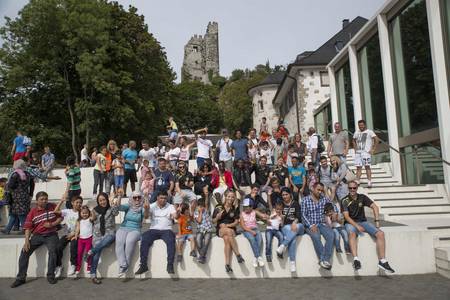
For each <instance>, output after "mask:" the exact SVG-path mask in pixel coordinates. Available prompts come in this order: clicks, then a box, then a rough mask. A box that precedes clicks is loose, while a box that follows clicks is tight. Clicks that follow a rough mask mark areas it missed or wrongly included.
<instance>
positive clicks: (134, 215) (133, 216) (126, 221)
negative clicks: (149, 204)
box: [119, 204, 144, 231]
mask: <svg viewBox="0 0 450 300" xmlns="http://www.w3.org/2000/svg"><path fill="white" fill-rule="evenodd" d="M119 211H124V212H125V216H124V217H123V222H122V224H120V227H121V228H127V229H130V230H138V231H140V230H141V227H142V221H143V220H144V210H143V209H141V210H140V211H139V212H134V211H132V210H130V206H129V205H128V204H124V205H120V206H119Z"/></svg>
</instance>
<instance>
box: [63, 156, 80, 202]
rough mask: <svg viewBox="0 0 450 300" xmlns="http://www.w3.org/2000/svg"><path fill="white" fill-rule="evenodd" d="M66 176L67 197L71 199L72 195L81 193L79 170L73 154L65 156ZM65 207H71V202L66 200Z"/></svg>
mask: <svg viewBox="0 0 450 300" xmlns="http://www.w3.org/2000/svg"><path fill="white" fill-rule="evenodd" d="M66 164H67V166H66V170H65V173H66V177H67V187H66V193H67V199H69V200H71V199H72V198H73V197H77V196H80V195H81V185H80V182H81V171H80V168H79V167H78V166H77V164H76V162H75V158H74V157H73V156H69V157H67V158H66ZM66 208H67V209H72V202H71V201H66Z"/></svg>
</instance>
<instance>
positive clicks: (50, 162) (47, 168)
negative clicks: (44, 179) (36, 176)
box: [41, 146, 55, 176]
mask: <svg viewBox="0 0 450 300" xmlns="http://www.w3.org/2000/svg"><path fill="white" fill-rule="evenodd" d="M54 166H55V155H54V154H53V153H51V152H50V147H49V146H45V147H44V154H43V155H42V157H41V168H42V172H43V173H44V174H45V175H46V176H49V175H51V172H52V170H53V167H54Z"/></svg>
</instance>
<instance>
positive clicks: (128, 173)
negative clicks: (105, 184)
mask: <svg viewBox="0 0 450 300" xmlns="http://www.w3.org/2000/svg"><path fill="white" fill-rule="evenodd" d="M128 181H130V182H137V176H136V170H135V169H125V177H124V183H125V184H127V183H128Z"/></svg>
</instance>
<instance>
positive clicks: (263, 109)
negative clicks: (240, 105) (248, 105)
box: [247, 71, 285, 131]
mask: <svg viewBox="0 0 450 300" xmlns="http://www.w3.org/2000/svg"><path fill="white" fill-rule="evenodd" d="M284 75H285V72H284V71H279V72H275V73H273V74H270V75H268V76H267V77H266V78H264V79H263V80H262V81H261V82H259V83H258V84H257V85H255V86H253V87H251V88H250V89H249V90H248V92H247V93H248V95H249V96H250V97H251V98H252V104H253V128H256V130H257V131H259V129H260V128H259V127H260V124H261V120H262V118H263V117H265V118H266V119H267V124H268V125H269V131H271V130H272V129H273V128H276V127H277V122H278V119H279V116H278V112H277V111H276V110H275V108H274V107H273V104H272V101H273V98H274V96H275V94H276V93H277V90H278V86H279V85H280V83H281V81H282V80H283V78H284Z"/></svg>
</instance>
